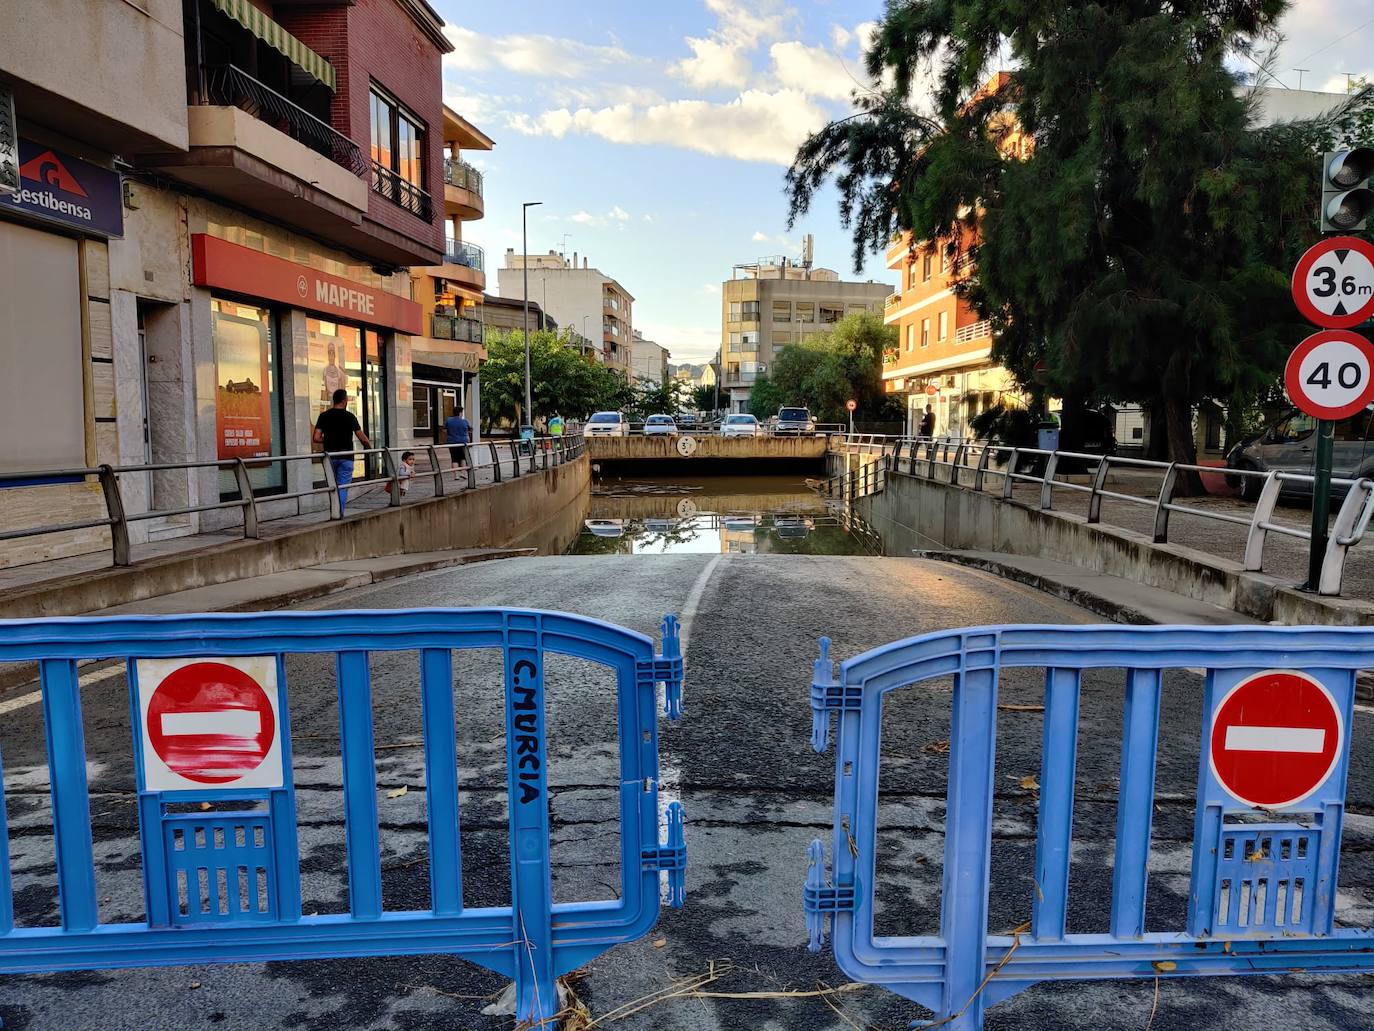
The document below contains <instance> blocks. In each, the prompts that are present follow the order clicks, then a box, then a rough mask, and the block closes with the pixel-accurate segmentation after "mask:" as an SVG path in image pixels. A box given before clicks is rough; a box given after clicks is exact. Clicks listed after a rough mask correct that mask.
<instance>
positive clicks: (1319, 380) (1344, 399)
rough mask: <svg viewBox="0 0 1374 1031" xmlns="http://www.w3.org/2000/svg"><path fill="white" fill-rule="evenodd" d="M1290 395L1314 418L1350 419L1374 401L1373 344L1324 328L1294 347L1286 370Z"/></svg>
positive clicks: (1285, 367)
mask: <svg viewBox="0 0 1374 1031" xmlns="http://www.w3.org/2000/svg"><path fill="white" fill-rule="evenodd" d="M1283 385H1284V387H1285V389H1287V391H1288V398H1289V400H1290V401H1292V402H1293V403H1294V404H1295V405H1297V406H1298V407H1299V408H1301V409H1302V410H1303V411H1304V412H1306V413H1307V414H1308V415H1310V416H1312V417H1313V418H1315V419H1330V420H1332V421H1336V420H1340V419H1348V418H1350V416H1352V415H1354V414H1355V413H1356V412H1358V411H1359V410H1360V409H1362V408H1363V407H1364V406H1365V405H1367V404H1369V402H1370V401H1374V344H1370V342H1369V341H1368V340H1366V339H1365V338H1364V337H1362V336H1360V335H1359V334H1358V333H1351V332H1350V331H1349V330H1345V329H1324V330H1322V331H1321V332H1320V333H1313V334H1312V335H1311V336H1310V337H1308V338H1307V339H1306V340H1304V341H1303V342H1302V343H1300V344H1299V345H1298V346H1297V347H1295V348H1293V353H1292V354H1290V355H1289V356H1288V363H1287V364H1286V365H1285V366H1284V369H1283Z"/></svg>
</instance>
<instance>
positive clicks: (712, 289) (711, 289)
mask: <svg viewBox="0 0 1374 1031" xmlns="http://www.w3.org/2000/svg"><path fill="white" fill-rule="evenodd" d="M701 292H702V293H704V294H718V293H720V287H718V286H717V285H716V284H715V283H707V284H705V285H704V286H702V288H701Z"/></svg>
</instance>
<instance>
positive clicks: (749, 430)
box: [720, 415, 759, 437]
mask: <svg viewBox="0 0 1374 1031" xmlns="http://www.w3.org/2000/svg"><path fill="white" fill-rule="evenodd" d="M720 435H721V436H722V437H757V436H758V435H759V421H758V420H757V419H755V418H754V417H753V416H752V415H727V416H726V417H725V421H724V422H723V423H721V424H720Z"/></svg>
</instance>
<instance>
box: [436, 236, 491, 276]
mask: <svg viewBox="0 0 1374 1031" xmlns="http://www.w3.org/2000/svg"><path fill="white" fill-rule="evenodd" d="M444 260H445V261H447V262H450V263H452V264H454V265H466V266H467V267H468V268H472V269H476V270H477V271H478V272H482V271H484V270H485V268H486V255H485V254H484V253H483V251H482V248H480V247H478V246H477V245H476V244H475V243H465V242H464V241H462V240H449V241H448V242H447V244H445V246H444Z"/></svg>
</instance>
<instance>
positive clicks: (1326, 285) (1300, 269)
mask: <svg viewBox="0 0 1374 1031" xmlns="http://www.w3.org/2000/svg"><path fill="white" fill-rule="evenodd" d="M1293 300H1294V301H1296V302H1297V305H1298V310H1299V311H1301V312H1302V313H1303V315H1305V316H1306V317H1307V318H1308V319H1309V320H1310V321H1311V322H1313V323H1315V324H1316V325H1318V326H1326V327H1327V328H1329V329H1349V328H1350V327H1351V326H1358V325H1359V324H1360V323H1361V322H1364V321H1365V320H1366V319H1368V318H1369V317H1370V316H1371V315H1374V245H1370V244H1368V243H1366V242H1365V241H1364V240H1361V239H1359V238H1358V237H1354V236H1333V237H1329V238H1328V239H1325V240H1323V241H1322V242H1321V243H1318V244H1316V245H1314V246H1312V247H1310V248H1308V250H1307V253H1305V254H1304V255H1303V256H1302V257H1301V258H1300V259H1299V260H1298V264H1297V267H1296V268H1295V269H1294V270H1293Z"/></svg>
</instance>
